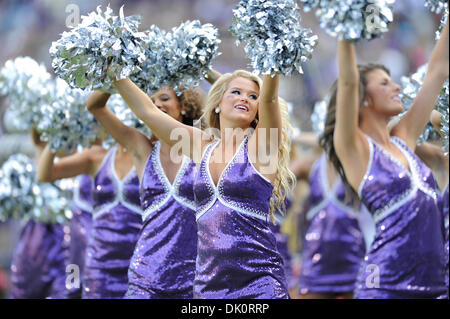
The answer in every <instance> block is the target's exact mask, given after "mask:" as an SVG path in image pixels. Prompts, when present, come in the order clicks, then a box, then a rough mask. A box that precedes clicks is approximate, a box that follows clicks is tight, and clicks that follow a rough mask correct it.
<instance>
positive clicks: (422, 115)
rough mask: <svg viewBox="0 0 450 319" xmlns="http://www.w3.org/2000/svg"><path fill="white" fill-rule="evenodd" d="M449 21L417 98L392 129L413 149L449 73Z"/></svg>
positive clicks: (433, 53) (436, 47)
mask: <svg viewBox="0 0 450 319" xmlns="http://www.w3.org/2000/svg"><path fill="white" fill-rule="evenodd" d="M448 23H449V22H448V21H447V24H446V25H445V27H444V29H443V30H442V34H441V38H440V39H439V41H438V42H437V43H436V45H435V47H434V49H433V52H432V54H431V58H430V61H429V63H428V70H427V73H426V75H425V79H424V81H423V85H422V87H421V88H420V90H419V92H418V93H417V98H416V99H415V100H414V103H413V105H412V106H411V108H410V109H409V111H408V112H407V113H406V114H405V115H404V116H403V117H402V119H401V120H400V122H399V124H398V125H397V126H396V127H395V128H394V130H393V131H392V134H393V135H396V136H398V137H400V138H402V139H403V140H404V141H406V143H407V144H408V146H409V147H410V148H411V149H413V150H414V149H415V147H416V144H417V140H418V139H419V136H420V134H421V133H422V131H423V129H424V128H425V126H426V124H427V122H428V118H429V116H430V114H431V111H432V110H433V108H434V105H435V104H436V100H437V98H438V96H439V93H440V92H441V89H442V85H443V83H444V81H445V80H446V79H447V78H448V74H449V70H448V68H449V52H448V50H449V41H448V32H449V30H448V28H449V26H448Z"/></svg>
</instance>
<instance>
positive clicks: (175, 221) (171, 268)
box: [127, 141, 197, 299]
mask: <svg viewBox="0 0 450 319" xmlns="http://www.w3.org/2000/svg"><path fill="white" fill-rule="evenodd" d="M160 150H161V143H160V142H159V141H158V142H156V143H155V145H154V147H153V150H152V153H151V154H150V156H149V159H148V161H147V164H146V167H145V170H144V174H143V176H142V182H141V186H140V196H141V207H142V210H143V211H144V214H143V220H144V227H143V228H142V232H141V234H140V237H139V240H138V242H137V244H136V249H135V251H134V254H133V257H132V258H131V263H130V268H129V270H128V279H129V286H128V291H127V298H147V299H160V298H170V299H179V298H192V297H193V285H194V276H195V259H196V256H197V224H196V221H195V200H194V191H193V182H194V176H195V172H196V167H195V163H194V162H193V161H192V160H190V159H189V158H188V157H186V156H184V157H183V161H182V164H181V166H180V169H179V170H178V173H177V175H176V177H175V179H174V181H173V184H170V182H169V180H168V179H167V177H166V175H165V173H164V170H163V167H162V165H161V160H160Z"/></svg>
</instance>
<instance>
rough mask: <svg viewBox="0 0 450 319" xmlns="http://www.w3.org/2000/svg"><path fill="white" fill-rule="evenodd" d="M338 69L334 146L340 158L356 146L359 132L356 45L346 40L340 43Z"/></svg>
mask: <svg viewBox="0 0 450 319" xmlns="http://www.w3.org/2000/svg"><path fill="white" fill-rule="evenodd" d="M338 67H339V76H338V82H337V95H336V127H335V130H334V144H335V148H336V152H337V153H338V156H340V154H339V153H342V152H345V151H346V148H347V147H348V146H353V145H355V139H356V138H357V132H358V131H359V128H358V112H359V92H358V87H359V71H358V67H357V65H356V57H355V48H354V45H353V44H351V43H350V42H348V41H345V40H343V41H339V42H338Z"/></svg>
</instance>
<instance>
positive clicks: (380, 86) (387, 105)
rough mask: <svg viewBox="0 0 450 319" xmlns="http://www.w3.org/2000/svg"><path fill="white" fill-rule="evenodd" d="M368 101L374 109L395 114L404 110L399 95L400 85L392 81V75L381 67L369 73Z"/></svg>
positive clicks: (391, 114)
mask: <svg viewBox="0 0 450 319" xmlns="http://www.w3.org/2000/svg"><path fill="white" fill-rule="evenodd" d="M366 78H367V87H366V89H367V95H368V103H369V106H370V107H371V108H373V110H374V111H376V112H379V113H383V114H386V115H387V116H394V115H397V114H399V113H401V112H403V105H402V102H401V100H400V97H399V95H398V94H399V92H400V86H399V85H397V84H395V83H394V82H392V79H391V77H390V76H389V75H388V74H387V73H386V72H385V71H384V70H381V69H375V70H373V71H371V72H369V73H368V74H367V77H366Z"/></svg>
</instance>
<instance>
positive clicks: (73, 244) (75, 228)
mask: <svg viewBox="0 0 450 319" xmlns="http://www.w3.org/2000/svg"><path fill="white" fill-rule="evenodd" d="M92 189H93V184H92V178H91V177H90V176H89V175H88V174H85V175H80V176H78V177H77V178H76V181H75V185H74V189H73V209H72V212H73V215H72V218H71V219H70V222H69V227H70V246H69V260H68V264H72V265H77V266H78V269H79V271H80V272H79V273H80V277H81V278H83V274H84V261H85V252H86V246H87V242H88V238H89V234H90V231H91V227H92ZM82 287H83V283H81V285H80V287H79V288H76V287H69V288H68V289H67V290H66V294H67V295H66V297H67V298H68V299H80V298H81V291H82Z"/></svg>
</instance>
